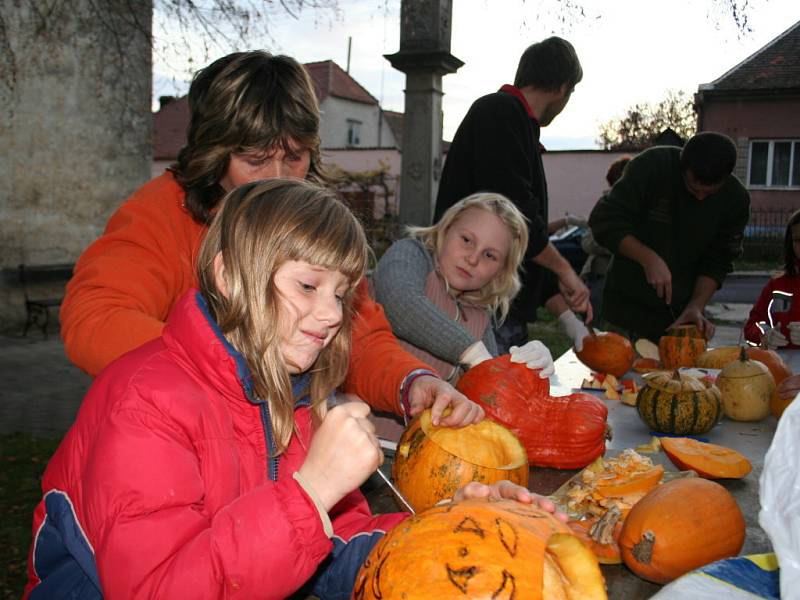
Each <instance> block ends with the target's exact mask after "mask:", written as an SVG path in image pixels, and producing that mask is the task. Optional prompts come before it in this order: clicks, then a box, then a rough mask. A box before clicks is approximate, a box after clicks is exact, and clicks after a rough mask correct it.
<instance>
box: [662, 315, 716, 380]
mask: <svg viewBox="0 0 800 600" xmlns="http://www.w3.org/2000/svg"><path fill="white" fill-rule="evenodd" d="M705 350H706V339H705V338H704V337H703V334H701V333H700V330H699V329H697V327H695V326H694V325H676V326H674V327H670V328H669V329H667V332H666V334H665V335H663V336H661V339H659V340H658V353H659V355H660V356H661V364H663V365H664V368H665V369H677V368H678V367H693V366H695V362H696V361H697V357H698V356H700V355H701V354H702V353H703V352H705Z"/></svg>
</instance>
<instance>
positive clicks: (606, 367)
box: [575, 331, 634, 377]
mask: <svg viewBox="0 0 800 600" xmlns="http://www.w3.org/2000/svg"><path fill="white" fill-rule="evenodd" d="M575 355H576V356H577V357H578V359H579V360H580V361H581V362H582V363H583V364H585V365H586V366H587V367H589V368H590V369H592V370H593V371H598V372H600V373H611V374H612V375H614V376H615V377H622V376H623V375H625V373H627V372H628V371H629V370H630V368H631V365H633V358H634V354H633V346H632V345H631V342H630V340H629V339H628V338H626V337H624V336H621V335H620V334H618V333H613V332H610V331H609V332H604V333H597V334H594V335H587V336H586V337H585V338H583V348H582V349H581V350H576V351H575Z"/></svg>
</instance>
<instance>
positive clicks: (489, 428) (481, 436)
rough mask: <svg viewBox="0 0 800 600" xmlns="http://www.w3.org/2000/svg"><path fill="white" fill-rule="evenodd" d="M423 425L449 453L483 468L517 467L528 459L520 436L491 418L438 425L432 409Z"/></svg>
mask: <svg viewBox="0 0 800 600" xmlns="http://www.w3.org/2000/svg"><path fill="white" fill-rule="evenodd" d="M420 428H421V429H422V431H424V432H425V435H426V436H428V438H429V439H430V440H431V441H432V442H433V443H434V444H436V445H437V446H439V447H440V448H442V449H443V450H445V451H446V452H449V453H450V454H452V455H454V456H457V457H459V458H461V459H463V460H467V461H469V462H470V463H472V464H475V465H478V466H480V467H491V468H494V469H508V470H514V469H517V468H518V467H519V466H520V465H523V464H527V462H528V455H527V453H526V452H525V448H523V446H522V444H521V443H520V441H519V440H518V439H517V436H515V435H514V434H513V433H511V431H509V430H508V429H506V428H505V427H503V426H502V425H500V424H499V423H495V422H494V421H491V420H489V419H484V420H483V421H480V422H479V423H475V424H473V425H467V426H466V427H460V428H453V427H437V426H436V425H434V424H433V422H432V421H431V411H430V409H428V410H426V411H425V412H423V413H422V414H421V415H420Z"/></svg>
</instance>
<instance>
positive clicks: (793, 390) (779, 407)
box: [770, 375, 800, 419]
mask: <svg viewBox="0 0 800 600" xmlns="http://www.w3.org/2000/svg"><path fill="white" fill-rule="evenodd" d="M798 393H800V375H791V376H790V377H787V378H786V379H784V380H783V381H781V383H780V385H778V387H777V388H776V390H775V393H774V394H773V395H772V398H771V400H770V412H771V413H772V414H773V415H774V416H775V418H776V419H778V418H780V416H781V415H782V414H783V411H784V410H786V409H787V407H788V406H789V405H790V404H791V403H792V401H793V400H794V399H795V397H796V396H797V394H798Z"/></svg>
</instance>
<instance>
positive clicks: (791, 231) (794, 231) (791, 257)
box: [744, 210, 800, 350]
mask: <svg viewBox="0 0 800 600" xmlns="http://www.w3.org/2000/svg"><path fill="white" fill-rule="evenodd" d="M798 261H800V210H798V211H796V212H795V213H794V214H792V216H791V217H789V221H788V223H787V224H786V233H785V234H784V239H783V262H784V265H783V273H781V274H780V275H778V276H776V277H773V278H772V279H770V280H769V281H768V282H767V284H766V285H765V286H764V289H762V290H761V294H760V295H759V296H758V300H757V301H756V303H755V304H754V305H753V308H752V309H751V310H750V316H749V318H748V319H747V323H745V326H744V335H745V338H746V339H747V340H748V341H749V342H752V343H753V344H760V345H763V346H766V347H767V348H770V349H773V350H774V349H776V348H800V264H799V263H798Z"/></svg>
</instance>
